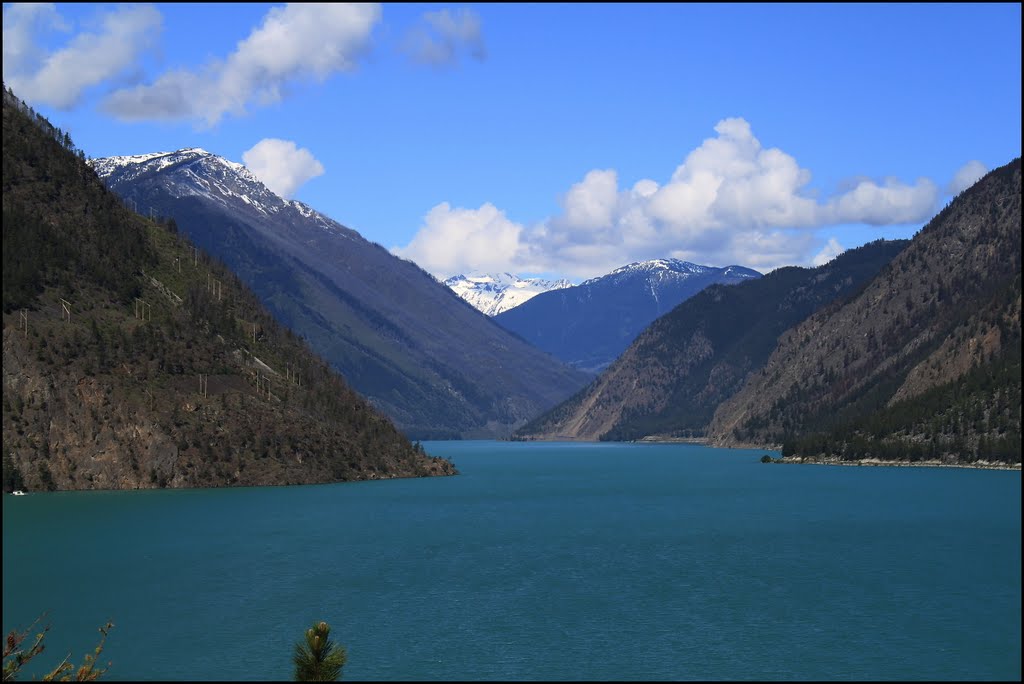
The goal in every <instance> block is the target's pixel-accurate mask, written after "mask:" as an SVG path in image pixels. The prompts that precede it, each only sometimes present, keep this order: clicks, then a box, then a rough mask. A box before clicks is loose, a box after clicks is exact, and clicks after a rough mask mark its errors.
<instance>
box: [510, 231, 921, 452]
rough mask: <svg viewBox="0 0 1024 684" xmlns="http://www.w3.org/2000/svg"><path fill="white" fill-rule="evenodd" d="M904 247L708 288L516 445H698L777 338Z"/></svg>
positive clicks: (876, 246)
mask: <svg viewBox="0 0 1024 684" xmlns="http://www.w3.org/2000/svg"><path fill="white" fill-rule="evenodd" d="M906 245H907V241H906V240H899V241H881V240H880V241H877V242H873V243H870V244H868V245H865V246H863V247H860V248H858V249H853V250H849V251H847V252H845V253H844V254H842V255H841V256H839V257H838V258H836V259H834V260H833V261H831V262H830V263H828V264H826V265H824V266H819V267H818V268H813V269H812V268H798V267H795V266H792V267H787V268H780V269H777V270H775V271H773V272H771V273H769V274H768V275H766V276H764V277H762V278H758V279H751V280H748V281H746V282H742V283H739V284H736V285H712V286H710V287H708V288H707V289H706V290H704V291H703V292H700V293H699V294H697V295H695V296H693V297H692V298H690V299H688V300H686V301H684V302H683V303H682V304H680V305H678V306H677V307H675V308H674V309H673V310H672V311H670V312H669V313H667V314H665V315H664V316H662V317H661V318H659V319H657V320H656V321H654V322H653V323H652V324H651V325H650V326H648V327H647V328H646V329H645V330H644V331H643V333H641V334H640V336H639V337H638V338H637V339H636V341H635V342H634V343H633V344H632V345H630V347H629V348H628V349H627V350H626V351H625V352H624V353H623V354H622V356H620V357H619V358H618V359H617V360H616V361H615V363H614V364H612V366H611V367H609V369H608V370H607V371H605V372H604V373H603V374H602V375H601V376H600V377H599V378H598V379H597V380H595V381H594V382H593V383H592V384H591V385H590V386H588V387H587V388H586V389H584V390H583V391H581V392H579V393H578V394H577V395H576V396H574V397H572V398H571V399H569V400H568V401H566V402H564V403H562V404H561V405H559V406H558V407H556V408H555V409H553V410H552V411H550V412H548V413H547V414H545V415H543V416H541V417H539V418H538V419H536V420H534V421H532V422H531V423H529V424H528V425H525V426H524V427H523V428H522V429H520V430H519V431H518V433H517V435H518V436H519V437H522V438H541V439H602V440H631V439H640V438H642V437H645V436H651V435H657V436H660V437H689V438H699V437H703V436H704V434H705V431H706V429H707V425H708V423H709V422H710V420H711V417H712V415H713V414H714V412H715V409H716V408H717V407H718V405H719V404H720V403H721V402H722V401H724V400H725V399H727V398H728V397H730V396H732V395H733V394H734V393H735V392H736V391H738V390H739V388H740V387H742V385H743V383H744V381H745V380H746V379H747V377H748V376H749V375H750V374H751V373H752V372H755V371H757V370H759V369H760V368H761V367H762V366H763V365H764V363H765V361H767V359H768V356H769V355H770V354H771V352H772V351H773V350H774V349H775V345H776V343H777V341H778V338H779V335H780V334H782V333H783V332H784V331H785V330H786V329H787V328H789V327H790V326H792V325H794V324H795V323H798V322H799V321H802V320H803V319H805V318H807V316H809V315H810V314H811V313H813V312H814V311H816V310H817V309H819V308H821V307H822V306H824V305H826V304H828V303H829V302H832V301H834V300H836V299H838V298H843V297H846V296H849V295H850V294H851V293H853V292H856V291H857V290H858V289H859V288H861V287H863V285H864V283H865V282H867V281H868V280H869V279H870V278H871V277H873V276H874V275H875V274H877V273H878V271H879V270H880V269H881V268H882V267H883V266H884V265H885V264H887V263H888V262H889V261H890V260H891V259H892V258H893V257H894V256H895V255H896V254H898V253H899V252H900V250H902V249H903V248H904V247H906Z"/></svg>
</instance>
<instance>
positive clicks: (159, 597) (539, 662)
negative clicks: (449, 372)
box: [3, 441, 1021, 680]
mask: <svg viewBox="0 0 1024 684" xmlns="http://www.w3.org/2000/svg"><path fill="white" fill-rule="evenodd" d="M424 446H425V447H426V449H427V451H428V452H429V453H430V454H432V455H439V456H446V457H449V458H451V459H453V460H454V461H455V464H456V465H457V466H458V468H459V469H460V471H461V473H462V474H461V475H458V476H455V477H449V478H429V479H412V480H391V481H375V482H359V483H347V484H336V485H316V486H304V487H262V488H238V489H207V490H157V491H139V492H59V493H51V494H30V495H29V496H24V497H11V496H5V497H3V628H4V630H5V631H7V630H10V629H11V628H12V627H16V626H17V627H27V626H28V624H29V623H31V622H32V620H34V619H35V618H36V617H37V616H38V615H39V614H41V613H42V612H44V611H47V612H48V615H47V621H48V622H50V623H51V624H52V630H51V631H50V633H49V635H48V636H47V643H48V644H49V646H48V648H47V650H46V651H45V652H44V653H43V654H42V655H41V656H39V657H38V658H37V659H36V661H40V662H41V664H42V665H49V666H50V667H52V666H53V665H55V664H56V663H57V662H59V661H60V660H61V659H62V658H63V656H64V655H65V654H66V653H67V651H72V652H73V654H74V655H73V662H75V663H81V661H82V656H83V655H84V654H85V653H87V652H89V650H90V649H91V648H92V647H93V646H94V645H95V644H96V642H97V640H98V638H99V633H98V632H97V628H98V627H100V626H101V625H103V624H104V623H105V622H106V621H107V620H108V619H110V620H112V621H113V622H114V623H115V625H116V626H115V628H114V629H113V631H112V632H111V635H110V638H109V639H108V641H107V648H106V650H105V651H104V654H103V660H104V661H106V660H111V661H113V666H112V668H111V669H110V671H109V672H108V673H107V675H105V676H104V679H105V680H131V679H135V680H159V679H177V680H182V679H196V680H198V679H210V680H232V679H233V680H238V679H248V680H252V679H290V678H291V673H292V665H291V660H290V658H291V653H292V648H293V645H294V644H295V642H296V641H298V640H299V639H300V638H301V636H302V633H303V631H304V630H305V629H306V628H307V627H308V626H310V624H311V623H312V622H313V621H315V620H325V621H327V622H328V623H330V625H331V627H332V637H334V638H335V640H336V641H338V642H340V643H341V644H343V645H344V646H345V647H346V648H347V651H348V664H347V665H346V666H345V668H344V672H343V679H345V680H359V679H372V680H430V679H434V680H453V679H461V680H474V679H483V680H499V679H505V680H507V679H545V680H550V679H554V680H571V679H601V680H609V679H614V680H618V679H626V680H637V679H649V680H651V679H662V680H664V679H676V680H678V679H729V680H765V679H801V680H815V679H824V680H870V679H875V680H878V679H914V680H964V679H968V680H970V679H990V680H991V679H1010V680H1019V679H1020V677H1021V562H1020V558H1021V556H1020V553H1021V473H1020V471H988V470H969V469H952V468H948V469H942V468H881V467H828V466H816V465H780V464H762V463H760V462H759V459H760V457H761V456H762V455H763V454H764V453H767V452H765V451H763V450H757V451H753V450H740V449H711V448H708V447H702V446H697V445H686V444H611V443H602V444H571V443H518V442H484V441H479V442H426V443H424ZM33 671H37V670H30V672H33ZM24 679H28V677H24Z"/></svg>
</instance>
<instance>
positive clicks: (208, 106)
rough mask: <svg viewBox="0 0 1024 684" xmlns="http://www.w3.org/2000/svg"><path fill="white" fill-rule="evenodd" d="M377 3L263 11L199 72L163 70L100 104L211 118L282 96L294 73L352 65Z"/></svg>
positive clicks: (300, 76) (158, 115)
mask: <svg viewBox="0 0 1024 684" xmlns="http://www.w3.org/2000/svg"><path fill="white" fill-rule="evenodd" d="M380 14H381V12H380V6H379V5H377V4H341V3H335V4H301V3H300V4H290V5H285V6H284V7H274V8H272V9H271V10H270V11H269V12H267V14H266V16H265V17H264V20H263V24H262V25H261V26H260V27H259V28H257V29H255V30H254V31H253V32H252V33H250V34H249V37H248V38H246V39H245V40H243V41H241V42H240V43H239V44H238V47H237V48H236V49H235V51H234V52H232V53H231V54H230V55H228V56H227V58H225V59H224V60H223V61H215V62H212V63H210V64H207V65H206V67H204V68H203V69H201V70H200V71H198V72H192V71H187V70H177V71H169V72H167V73H165V74H163V75H162V76H160V77H159V78H158V79H157V80H156V81H155V82H153V83H152V84H149V85H141V86H137V87H134V88H124V89H121V90H118V91H117V92H115V93H113V94H112V95H110V97H109V98H107V100H106V102H105V103H104V108H105V109H106V110H107V111H108V112H110V113H112V114H114V115H115V116H117V117H119V118H121V119H126V120H141V119H200V120H203V121H204V122H205V123H206V124H207V125H213V124H215V123H217V122H218V121H219V120H220V119H221V118H222V117H223V116H224V115H225V114H235V115H239V114H243V113H245V111H246V108H247V106H248V105H249V104H251V103H252V102H257V103H259V104H269V103H273V102H277V101H279V100H281V99H282V98H283V97H284V95H285V91H286V89H287V88H288V87H289V86H290V85H291V84H293V83H295V82H298V81H301V80H307V79H308V80H314V81H323V80H325V79H327V78H328V77H329V76H331V75H332V74H334V73H337V72H341V71H352V70H353V69H355V68H356V64H357V61H358V59H359V58H360V57H361V56H362V55H363V54H364V53H365V52H366V50H367V49H368V47H369V42H370V33H371V31H372V30H373V27H374V25H375V24H376V23H377V22H378V21H379V19H380Z"/></svg>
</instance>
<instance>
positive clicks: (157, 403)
mask: <svg viewBox="0 0 1024 684" xmlns="http://www.w3.org/2000/svg"><path fill="white" fill-rule="evenodd" d="M2 154H3V322H4V329H3V451H4V454H3V477H4V487H5V489H22V488H25V489H137V488H155V487H214V486H228V485H280V484H302V483H315V482H335V481H343V480H365V479H378V478H391V477H411V476H422V475H443V474H452V473H454V472H455V469H454V467H453V466H452V464H451V463H450V462H448V461H444V460H442V459H436V458H430V457H428V456H426V455H424V454H423V452H422V449H421V448H419V447H418V445H416V446H414V445H413V444H410V442H409V440H408V439H406V437H405V436H403V435H402V434H401V433H400V432H398V430H396V429H395V427H394V426H393V425H392V424H391V423H390V422H389V421H388V419H387V418H386V417H385V416H384V415H382V414H381V413H380V412H378V411H377V410H375V409H374V408H373V407H372V406H370V405H369V404H367V403H366V401H365V400H363V399H362V398H361V397H359V396H358V395H357V394H356V393H355V392H353V391H352V389H351V388H350V387H348V386H347V385H346V384H345V383H344V382H343V381H342V379H341V378H340V377H339V376H338V375H337V373H335V372H332V371H331V370H329V368H328V367H327V365H326V364H325V363H324V362H323V361H322V360H321V359H319V358H317V357H316V356H315V355H314V354H312V353H311V352H310V350H309V349H308V347H307V346H306V345H305V344H304V343H303V342H302V341H301V340H299V339H297V338H296V337H295V336H294V335H293V334H291V333H290V332H289V331H287V330H285V329H284V328H282V327H281V326H280V325H279V324H278V323H277V322H275V321H274V320H273V319H272V318H271V317H270V316H269V315H268V314H267V312H266V310H265V309H263V307H262V306H261V305H260V304H259V302H258V300H257V299H256V297H255V296H254V295H253V293H252V292H251V291H249V290H248V289H247V288H246V287H245V286H244V285H243V284H242V283H241V282H240V281H239V280H238V278H236V277H235V276H234V275H233V274H232V273H231V272H230V271H228V270H227V269H226V268H225V267H224V266H223V265H222V264H219V263H217V262H216V261H215V260H212V259H211V258H210V257H209V256H208V255H207V254H206V253H205V252H202V251H199V250H196V249H195V248H194V246H193V245H192V244H191V243H189V242H188V241H187V240H186V239H184V238H183V236H181V235H180V234H178V233H177V232H176V226H175V225H174V223H173V222H166V221H165V222H160V223H158V222H154V221H151V220H149V219H145V218H143V217H141V216H139V215H138V214H136V213H134V212H132V211H130V210H128V209H126V208H125V207H124V206H123V205H122V203H121V201H120V199H119V198H117V197H116V196H115V195H114V194H113V193H111V192H110V191H108V190H107V189H106V188H105V187H104V185H103V183H102V182H101V181H100V179H99V178H98V177H97V176H96V174H95V173H94V172H93V170H92V169H90V168H89V167H88V166H87V165H86V164H85V161H84V154H83V153H82V152H81V151H76V150H74V148H73V145H72V143H71V140H70V137H69V136H67V134H65V133H63V132H61V131H60V130H58V129H56V128H54V127H53V126H52V125H50V124H49V122H48V121H46V120H45V119H44V118H43V117H41V116H39V115H38V114H36V113H35V112H33V111H32V110H31V109H29V108H28V107H27V106H25V105H24V103H22V102H20V101H19V100H18V99H17V98H16V97H15V96H14V95H13V93H11V92H10V91H7V90H6V88H5V90H4V100H3V150H2Z"/></svg>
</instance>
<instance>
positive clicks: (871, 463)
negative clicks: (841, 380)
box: [772, 456, 1021, 472]
mask: <svg viewBox="0 0 1024 684" xmlns="http://www.w3.org/2000/svg"><path fill="white" fill-rule="evenodd" d="M772 462H773V463H783V464H787V463H788V464H792V465H824V466H862V467H868V468H877V467H891V468H972V469H974V470H1016V471H1018V472H1019V471H1020V469H1021V464H1020V463H993V462H992V461H975V462H974V463H945V462H943V461H915V462H911V461H882V460H879V459H877V458H866V459H863V460H861V461H841V460H839V459H815V458H806V457H803V456H798V457H793V456H790V457H788V458H785V457H784V458H781V459H779V460H777V461H772Z"/></svg>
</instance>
